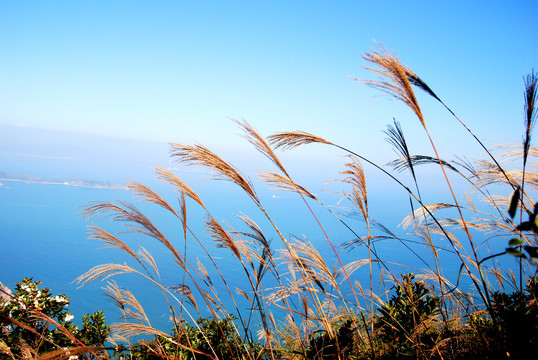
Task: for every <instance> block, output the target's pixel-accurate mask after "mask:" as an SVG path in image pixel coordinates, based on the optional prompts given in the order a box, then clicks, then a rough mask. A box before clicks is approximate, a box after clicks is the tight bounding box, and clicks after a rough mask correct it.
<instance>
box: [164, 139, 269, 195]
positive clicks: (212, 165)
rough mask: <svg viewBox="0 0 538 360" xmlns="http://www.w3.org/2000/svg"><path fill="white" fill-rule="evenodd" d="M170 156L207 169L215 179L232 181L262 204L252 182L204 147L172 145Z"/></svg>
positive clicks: (184, 162) (181, 161)
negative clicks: (212, 173)
mask: <svg viewBox="0 0 538 360" xmlns="http://www.w3.org/2000/svg"><path fill="white" fill-rule="evenodd" d="M170 146H171V150H170V156H172V157H173V158H176V159H177V161H178V162H180V163H183V164H186V165H196V166H202V167H205V168H207V169H208V170H210V171H212V172H214V173H215V175H214V178H215V179H220V180H227V181H230V182H232V183H234V184H236V185H238V186H239V187H241V188H242V189H243V190H244V191H245V192H246V193H247V194H248V195H249V196H250V197H251V198H252V200H254V201H255V202H256V203H257V204H259V203H260V201H259V199H258V195H256V192H255V191H254V187H253V185H252V182H251V181H250V180H249V179H248V178H247V177H246V176H244V175H243V174H241V172H240V171H239V170H237V169H236V168H235V167H234V166H232V165H231V164H229V163H227V162H226V161H224V160H223V159H221V158H220V157H219V156H218V155H216V154H215V153H214V152H212V151H211V150H209V149H208V148H206V147H204V146H202V145H194V146H190V145H181V144H175V143H171V144H170Z"/></svg>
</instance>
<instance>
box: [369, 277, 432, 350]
mask: <svg viewBox="0 0 538 360" xmlns="http://www.w3.org/2000/svg"><path fill="white" fill-rule="evenodd" d="M393 289H394V290H395V291H396V294H395V295H393V296H392V297H391V298H390V300H389V301H388V302H387V303H386V304H384V305H383V306H382V307H381V308H380V309H379V315H378V316H377V319H376V322H375V327H376V328H377V333H376V337H377V339H378V340H379V341H381V342H382V343H383V344H385V345H386V346H387V347H388V348H389V352H394V353H395V355H398V356H399V355H401V354H405V355H413V354H416V353H417V352H418V351H420V350H421V348H422V347H431V345H432V344H433V343H434V340H435V337H436V335H437V334H436V333H437V327H436V324H435V316H436V315H437V314H438V313H439V298H438V297H437V296H435V295H431V294H430V290H429V289H428V288H426V286H425V283H424V281H418V280H416V279H415V275H413V274H411V273H407V274H404V275H402V281H401V282H400V283H398V284H397V285H396V286H394V288H393Z"/></svg>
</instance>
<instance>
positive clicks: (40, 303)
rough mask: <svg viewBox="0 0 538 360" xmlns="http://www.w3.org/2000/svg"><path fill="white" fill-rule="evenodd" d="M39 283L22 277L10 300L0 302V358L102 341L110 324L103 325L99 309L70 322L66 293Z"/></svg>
mask: <svg viewBox="0 0 538 360" xmlns="http://www.w3.org/2000/svg"><path fill="white" fill-rule="evenodd" d="M40 285H41V282H40V281H33V280H32V278H24V279H23V280H22V281H21V282H19V283H17V284H16V287H15V293H14V294H13V297H12V298H11V300H9V301H7V302H5V303H4V304H1V305H0V331H1V332H0V341H1V342H2V345H3V346H2V348H1V352H2V353H3V354H1V353H0V359H2V358H10V357H11V356H16V357H20V356H22V355H23V354H28V353H30V354H34V355H37V354H42V353H46V352H49V351H53V350H56V349H59V348H65V347H71V346H78V345H82V344H84V345H88V346H90V345H95V346H97V345H103V343H104V342H105V340H106V338H107V336H108V334H109V333H110V327H109V326H108V325H105V317H104V315H103V312H102V311H100V312H97V313H94V314H91V315H84V317H83V321H82V328H79V327H78V326H76V325H74V324H73V323H72V320H73V319H74V316H73V315H72V314H70V313H69V312H68V309H67V307H68V305H69V299H68V298H67V296H65V295H63V294H60V295H56V296H52V293H51V291H50V290H49V289H47V288H40V287H39V286H40ZM74 338H76V339H77V340H78V341H74V340H73V339H74Z"/></svg>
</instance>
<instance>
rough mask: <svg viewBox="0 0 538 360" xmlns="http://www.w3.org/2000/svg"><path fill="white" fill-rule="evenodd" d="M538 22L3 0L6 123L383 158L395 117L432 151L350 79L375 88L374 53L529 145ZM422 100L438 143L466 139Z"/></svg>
mask: <svg viewBox="0 0 538 360" xmlns="http://www.w3.org/2000/svg"><path fill="white" fill-rule="evenodd" d="M537 14H538V2H536V1H515V2H507V1H502V2H501V1H446V2H441V1H244V2H242V1H132V0H130V1H39V2H38V1H35V2H32V1H24V2H23V1H6V0H0V79H1V81H0V125H9V126H12V125H17V126H25V127H29V128H33V127H38V128H45V129H50V130H62V131H74V132H78V133H83V134H84V133H89V134H96V135H107V136H109V137H126V138H134V139H145V140H152V141H159V142H163V143H164V142H169V141H175V142H187V143H194V142H202V143H204V144H214V145H215V146H221V147H231V148H234V147H235V146H237V145H236V144H237V138H235V137H234V133H236V132H237V128H236V125H235V124H233V123H232V122H231V121H230V120H229V119H228V117H231V118H236V119H242V118H244V119H246V120H248V121H249V122H250V123H251V124H252V125H253V126H254V127H256V128H257V129H258V130H260V131H261V132H262V133H263V134H264V135H268V134H270V133H272V132H275V131H283V130H297V129H300V130H305V131H309V132H312V133H315V134H318V135H322V136H325V137H327V138H328V139H330V140H334V141H335V142H339V143H342V144H343V145H346V146H349V147H352V148H354V149H356V150H357V151H362V152H370V153H372V152H374V153H375V152H380V151H386V150H387V149H389V147H388V146H387V145H386V144H384V143H380V142H382V141H383V138H384V135H383V134H382V133H381V131H382V130H384V129H385V128H386V124H388V123H390V122H391V121H392V118H393V117H396V118H397V119H398V120H399V121H401V123H402V125H403V127H404V131H406V133H407V134H408V136H409V138H410V139H411V140H410V141H412V142H415V143H417V144H418V143H421V142H423V141H424V133H423V132H422V131H421V129H420V126H419V125H418V121H417V120H416V118H414V117H413V115H412V114H411V112H410V111H409V110H407V109H406V108H405V106H403V105H401V104H400V103H397V102H395V101H392V100H390V99H389V98H387V97H376V95H379V92H377V91H376V90H374V89H371V88H368V87H366V86H364V85H361V84H358V83H356V82H355V81H353V80H352V79H351V78H371V77H372V75H371V74H370V73H368V72H367V71H366V70H364V69H363V68H361V66H364V65H366V63H365V61H364V60H363V59H362V58H361V55H362V54H363V53H364V52H365V51H370V50H371V49H372V48H376V41H377V42H379V43H381V44H384V45H385V46H386V47H387V48H388V49H389V50H391V51H393V52H396V53H397V54H398V56H399V58H400V59H401V60H402V61H403V62H404V63H406V64H407V65H408V66H410V67H411V68H412V69H413V70H414V71H415V72H416V73H417V74H418V75H419V76H421V77H422V78H423V79H424V80H425V81H426V82H427V83H428V84H429V85H430V87H432V88H433V89H434V91H435V92H436V93H437V94H438V95H439V96H440V97H441V98H443V99H444V100H445V102H446V103H447V104H448V105H449V106H451V107H452V108H453V110H454V111H455V112H456V113H457V114H458V115H459V116H460V117H461V118H462V120H464V121H465V122H466V123H467V124H468V125H469V126H470V127H471V128H473V129H474V130H475V131H476V132H477V133H478V135H479V136H480V137H483V138H491V137H495V138H510V139H513V140H520V139H521V135H520V134H521V133H522V129H523V115H522V109H523V80H522V77H523V76H524V75H526V74H527V73H529V72H530V71H531V69H532V68H533V67H536V65H537V64H538V48H537V46H536V45H537V42H536V29H537V28H536V24H537V23H538V21H537V20H538V17H537ZM420 100H421V101H423V104H424V105H423V106H424V112H425V115H426V119H427V121H428V124H429V126H430V128H431V130H432V133H433V135H434V137H435V136H437V137H438V138H440V141H443V140H444V141H445V142H446V144H447V146H450V145H453V144H454V143H459V142H460V141H461V139H462V138H466V135H465V133H464V132H463V131H462V130H461V129H460V127H458V125H457V124H456V122H455V121H454V120H453V119H452V118H450V117H449V116H448V114H447V113H446V112H445V111H443V109H442V108H441V107H440V106H439V105H438V104H436V103H435V102H434V101H432V100H431V99H429V98H426V97H425V96H421V97H420ZM11 140H13V141H15V140H16V139H11ZM469 144H471V142H469ZM466 146H467V145H466ZM447 148H448V147H447ZM460 149H461V148H460ZM473 150H476V151H479V149H478V148H476V149H473ZM473 150H470V151H473ZM450 151H456V150H450ZM391 156H392V155H391Z"/></svg>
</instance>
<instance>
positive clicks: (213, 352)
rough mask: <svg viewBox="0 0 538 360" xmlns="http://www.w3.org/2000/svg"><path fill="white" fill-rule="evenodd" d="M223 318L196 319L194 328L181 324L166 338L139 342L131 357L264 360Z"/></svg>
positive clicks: (254, 345)
mask: <svg viewBox="0 0 538 360" xmlns="http://www.w3.org/2000/svg"><path fill="white" fill-rule="evenodd" d="M234 320H235V317H232V316H229V317H227V318H225V319H221V320H214V319H198V320H197V321H196V326H193V325H189V324H187V323H183V325H182V326H180V327H178V328H174V329H173V330H172V335H171V336H170V337H164V336H158V337H156V338H155V339H154V340H152V341H149V342H146V341H140V342H139V343H137V344H135V345H133V346H132V347H131V350H130V351H131V356H132V357H134V358H136V359H146V360H152V359H162V358H163V357H179V358H181V359H194V360H209V359H214V358H215V357H216V358H217V359H243V358H249V356H248V354H249V353H250V354H256V358H258V359H264V358H266V356H265V355H264V352H265V351H264V349H262V347H261V346H260V344H258V343H255V342H245V341H243V339H242V338H241V337H240V336H239V335H237V330H236V329H235V325H234V323H233V321H234Z"/></svg>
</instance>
